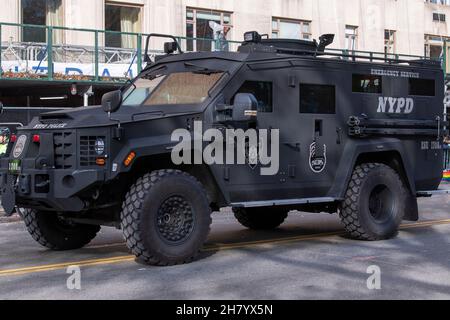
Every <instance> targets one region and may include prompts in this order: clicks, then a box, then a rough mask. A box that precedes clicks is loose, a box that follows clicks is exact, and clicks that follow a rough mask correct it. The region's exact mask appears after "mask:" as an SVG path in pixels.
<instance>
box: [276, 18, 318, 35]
mask: <svg viewBox="0 0 450 320" xmlns="http://www.w3.org/2000/svg"><path fill="white" fill-rule="evenodd" d="M272 38H274V39H276V38H282V39H302V40H311V38H312V35H311V22H310V21H303V20H287V19H279V18H273V19H272Z"/></svg>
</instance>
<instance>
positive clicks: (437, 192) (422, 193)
mask: <svg viewBox="0 0 450 320" xmlns="http://www.w3.org/2000/svg"><path fill="white" fill-rule="evenodd" d="M446 194H450V190H445V189H438V190H433V191H418V192H417V196H418V197H432V196H442V195H446Z"/></svg>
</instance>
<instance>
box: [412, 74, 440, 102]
mask: <svg viewBox="0 0 450 320" xmlns="http://www.w3.org/2000/svg"><path fill="white" fill-rule="evenodd" d="M409 95H410V96H426V97H434V96H435V95H436V82H435V81H434V80H429V79H414V78H410V79H409Z"/></svg>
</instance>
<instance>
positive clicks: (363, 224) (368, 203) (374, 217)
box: [340, 163, 408, 241]
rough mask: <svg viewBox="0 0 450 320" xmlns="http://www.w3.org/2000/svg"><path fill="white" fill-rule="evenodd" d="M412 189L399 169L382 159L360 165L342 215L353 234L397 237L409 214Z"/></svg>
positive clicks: (351, 234)
mask: <svg viewBox="0 0 450 320" xmlns="http://www.w3.org/2000/svg"><path fill="white" fill-rule="evenodd" d="M407 198H408V191H407V189H406V188H405V186H404V184H403V182H402V180H401V179H400V177H399V175H398V174H397V172H395V171H394V170H393V169H392V168H390V167H388V166H386V165H384V164H379V163H368V164H362V165H360V166H358V167H356V169H355V171H354V172H353V176H352V179H351V181H350V183H349V186H348V189H347V193H346V196H345V201H344V202H343V204H342V208H341V210H340V217H341V220H342V222H343V223H344V225H345V228H346V230H347V231H348V233H349V234H350V236H351V237H352V238H355V239H359V240H369V241H374V240H384V239H389V238H392V237H394V236H395V235H396V234H397V232H398V229H399V226H400V223H401V221H402V219H403V217H404V215H405V208H406V201H407Z"/></svg>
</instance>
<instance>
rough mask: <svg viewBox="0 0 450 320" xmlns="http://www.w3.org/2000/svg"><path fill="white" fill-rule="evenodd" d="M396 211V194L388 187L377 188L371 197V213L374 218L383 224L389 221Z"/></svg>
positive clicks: (380, 186) (379, 186)
mask: <svg viewBox="0 0 450 320" xmlns="http://www.w3.org/2000/svg"><path fill="white" fill-rule="evenodd" d="M394 210H395V196H394V193H393V192H392V191H391V190H390V189H389V188H388V187H387V186H386V185H378V186H376V187H375V188H374V189H373V190H372V192H371V193H370V197H369V211H370V215H371V216H372V218H373V219H374V220H375V221H376V222H378V223H383V222H385V221H387V220H389V218H390V217H391V216H392V214H393V212H394Z"/></svg>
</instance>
